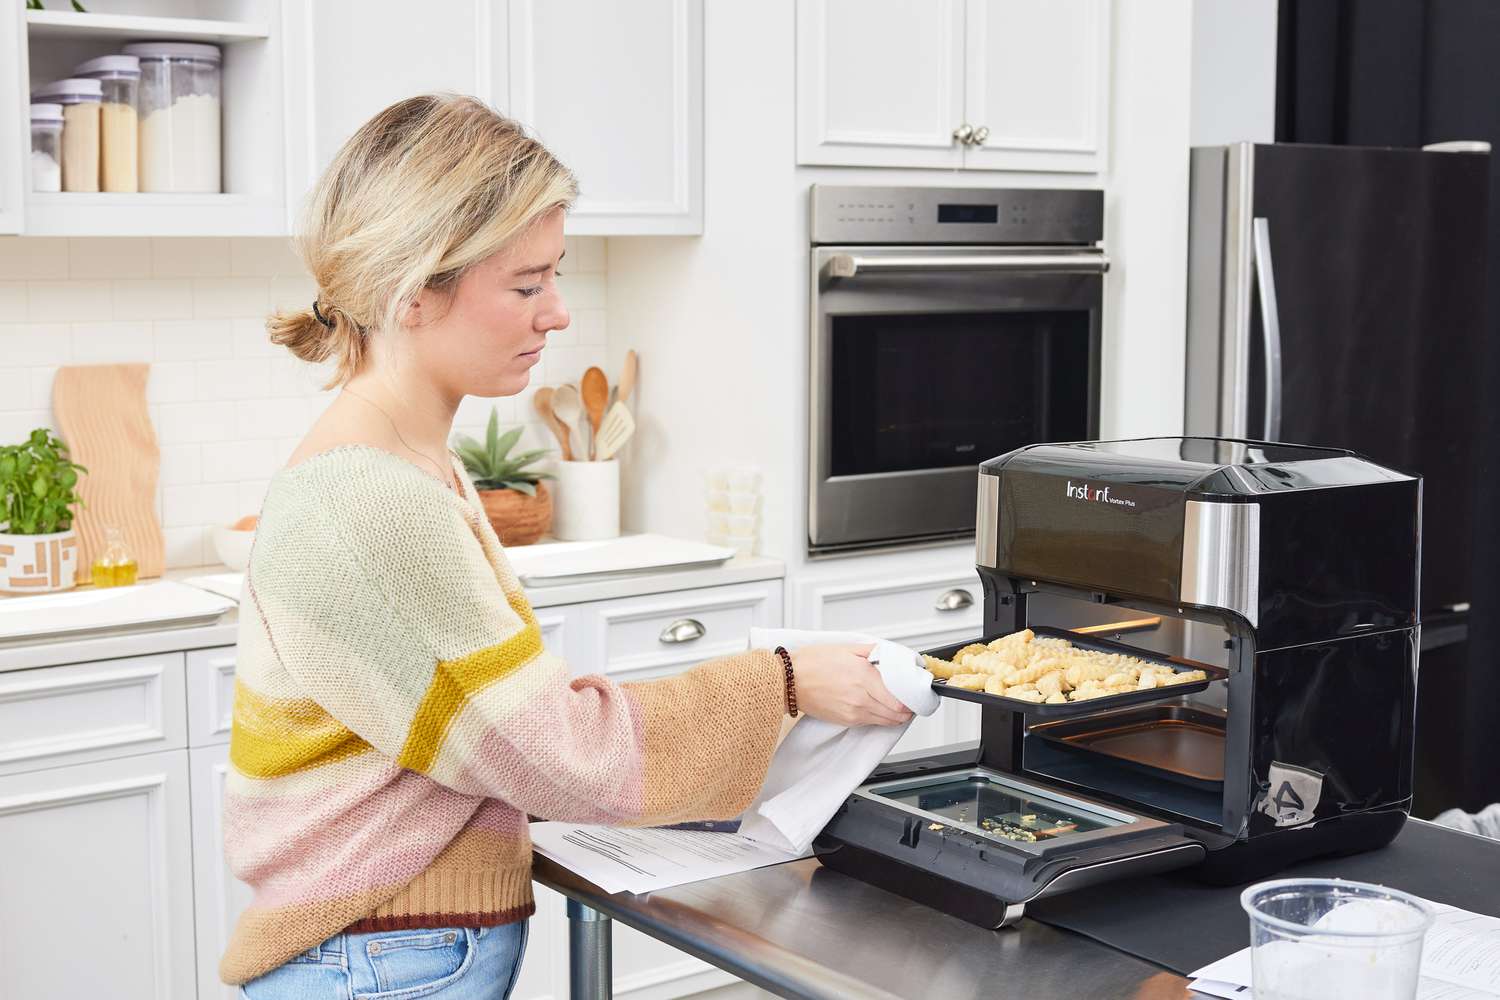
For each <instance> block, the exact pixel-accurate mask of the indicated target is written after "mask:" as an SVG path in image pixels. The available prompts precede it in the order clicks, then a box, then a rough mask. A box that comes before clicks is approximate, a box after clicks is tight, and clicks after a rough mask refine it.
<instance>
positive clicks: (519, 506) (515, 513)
mask: <svg viewBox="0 0 1500 1000" xmlns="http://www.w3.org/2000/svg"><path fill="white" fill-rule="evenodd" d="M479 502H480V503H481V504H483V505H484V513H485V516H486V517H488V518H489V519H490V527H492V528H494V529H495V534H497V535H499V536H500V544H501V545H530V544H531V543H532V542H534V541H536V540H537V539H538V538H541V537H542V536H543V535H545V534H546V533H547V530H548V529H549V528H551V527H552V494H551V493H550V492H549V491H548V489H547V484H546V483H537V484H536V496H534V497H531V496H527V495H526V494H525V493H521V492H519V491H517V490H480V491H479Z"/></svg>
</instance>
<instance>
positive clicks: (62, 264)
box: [0, 236, 68, 281]
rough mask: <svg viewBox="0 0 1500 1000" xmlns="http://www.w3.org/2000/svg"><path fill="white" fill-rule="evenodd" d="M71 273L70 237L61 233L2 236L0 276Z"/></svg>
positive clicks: (55, 275) (19, 276)
mask: <svg viewBox="0 0 1500 1000" xmlns="http://www.w3.org/2000/svg"><path fill="white" fill-rule="evenodd" d="M67 276H68V241H67V240H66V239H63V238H61V237H56V238H53V237H36V236H0V277H3V278H6V279H19V280H23V281H25V280H30V279H33V278H58V279H61V278H66V277H67Z"/></svg>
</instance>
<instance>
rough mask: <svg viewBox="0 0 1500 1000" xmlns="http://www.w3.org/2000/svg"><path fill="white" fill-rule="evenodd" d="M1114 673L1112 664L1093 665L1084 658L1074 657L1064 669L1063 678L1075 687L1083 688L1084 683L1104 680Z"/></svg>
mask: <svg viewBox="0 0 1500 1000" xmlns="http://www.w3.org/2000/svg"><path fill="white" fill-rule="evenodd" d="M1113 672H1114V670H1113V667H1112V665H1111V664H1108V663H1092V662H1090V661H1089V660H1087V659H1085V658H1083V657H1073V658H1072V659H1071V660H1070V661H1069V663H1068V665H1067V666H1066V667H1065V668H1063V677H1064V678H1065V679H1066V680H1067V682H1068V683H1069V684H1071V685H1073V686H1074V687H1081V686H1082V685H1083V682H1084V681H1099V680H1103V679H1104V678H1106V677H1108V676H1109V675H1110V674H1112V673H1113Z"/></svg>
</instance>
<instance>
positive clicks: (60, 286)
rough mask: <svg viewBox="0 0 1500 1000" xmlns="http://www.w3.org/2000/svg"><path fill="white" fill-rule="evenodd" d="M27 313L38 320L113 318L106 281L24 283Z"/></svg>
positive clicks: (63, 321)
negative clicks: (25, 284)
mask: <svg viewBox="0 0 1500 1000" xmlns="http://www.w3.org/2000/svg"><path fill="white" fill-rule="evenodd" d="M26 299H27V301H26V316H27V318H28V319H30V320H32V321H34V322H39V323H67V322H72V323H77V322H80V321H84V320H108V319H113V318H114V301H113V298H112V297H111V295H110V288H109V282H108V281H102V280H94V281H32V282H29V283H28V284H27V286H26Z"/></svg>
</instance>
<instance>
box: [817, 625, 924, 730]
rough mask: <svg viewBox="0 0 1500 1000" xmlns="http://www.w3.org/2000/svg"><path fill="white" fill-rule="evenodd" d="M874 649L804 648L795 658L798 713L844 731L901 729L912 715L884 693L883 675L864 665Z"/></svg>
mask: <svg viewBox="0 0 1500 1000" xmlns="http://www.w3.org/2000/svg"><path fill="white" fill-rule="evenodd" d="M874 648H875V647H874V646H871V645H862V646H804V647H803V648H802V649H799V650H796V651H795V652H793V653H792V676H793V683H794V684H796V685H797V707H798V708H799V709H800V710H801V711H803V712H806V713H807V714H808V715H810V716H812V717H813V718H814V719H822V720H823V721H825V722H833V723H837V724H838V725H841V726H870V725H876V726H899V725H901V724H902V723H904V722H906V721H907V720H909V719H910V718H911V709H909V708H907V707H906V706H905V705H903V704H901V702H900V700H899V699H897V698H896V696H895V695H893V694H891V692H890V691H888V690H887V689H886V686H885V682H884V681H883V680H881V679H880V671H879V670H877V669H876V668H875V667H874V665H873V664H871V663H870V661H869V660H867V659H865V657H866V656H868V655H869V653H870V650H872V649H874Z"/></svg>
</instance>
